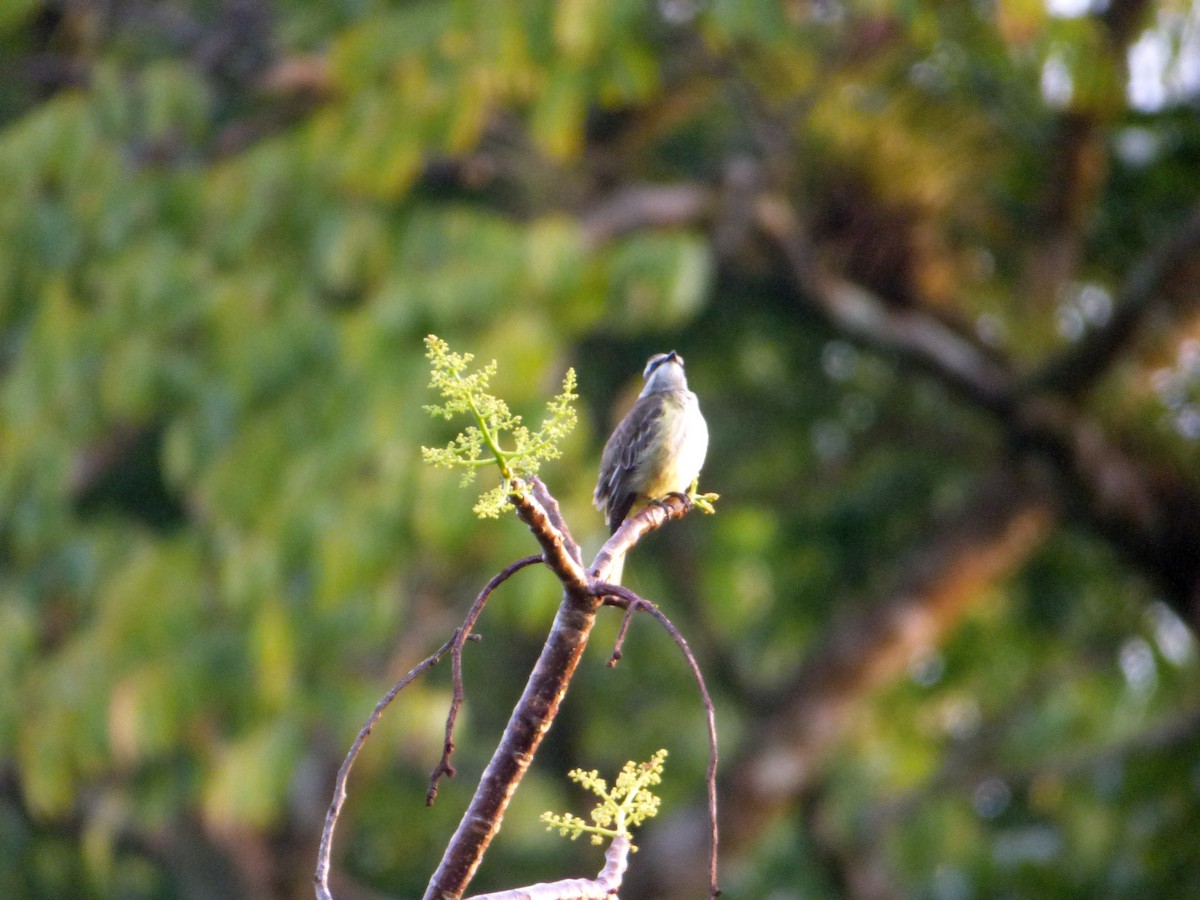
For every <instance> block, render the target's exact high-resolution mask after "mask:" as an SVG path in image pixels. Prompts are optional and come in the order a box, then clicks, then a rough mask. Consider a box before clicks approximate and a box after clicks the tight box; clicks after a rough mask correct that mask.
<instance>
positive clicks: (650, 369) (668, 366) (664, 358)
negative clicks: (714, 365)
mask: <svg viewBox="0 0 1200 900" xmlns="http://www.w3.org/2000/svg"><path fill="white" fill-rule="evenodd" d="M642 377H643V378H645V379H646V383H645V385H644V386H643V387H642V396H643V397H645V396H646V395H647V394H657V393H661V392H662V391H679V390H686V389H687V377H686V376H685V375H684V373H683V357H682V356H680V355H679V354H678V353H676V352H675V351H674V350H672V351H671V352H670V353H656V354H654V355H653V356H652V357H650V359H649V360H648V361H647V362H646V370H645V371H644V372H643V373H642Z"/></svg>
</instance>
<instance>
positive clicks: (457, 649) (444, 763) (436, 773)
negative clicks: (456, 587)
mask: <svg viewBox="0 0 1200 900" xmlns="http://www.w3.org/2000/svg"><path fill="white" fill-rule="evenodd" d="M540 562H542V554H540V553H535V554H533V555H532V556H525V557H522V558H521V559H518V560H517V561H516V562H513V563H509V564H508V565H507V566H505V567H504V568H503V569H501V570H500V571H499V572H497V573H496V575H495V576H494V577H493V578H492V580H491V581H489V582H488V583H487V584H486V585H485V586H484V588H483V590H482V591H480V592H479V596H478V597H476V598H475V602H474V603H473V604H471V609H470V611H469V612H468V613H467V617H466V618H465V619H464V620H463V623H462V627H461V628H459V629H458V631H456V632H455V633H454V638H453V640H454V644H453V646H452V647H451V653H450V661H451V668H452V672H453V677H452V679H451V682H452V684H453V688H452V695H451V700H450V711H449V712H448V713H447V714H446V739H445V741H443V743H442V758H441V760H439V761H438V764H437V767H436V768H435V769H434V770H433V771H432V772H431V773H430V774H429V790H427V791H426V792H425V805H426V806H433V801H434V800H436V799H437V792H438V782H439V781H441V778H442V776H443V775H446V776H449V777H450V778H453V777H454V766H453V765H452V764H451V762H450V760H451V757H453V756H454V723H455V721H456V720H457V719H458V711H459V709H461V708H462V704H463V699H464V697H465V691H464V689H463V677H462V649H463V645H464V644H466V642H467V640H469V639H470V638H471V637H473V636H472V634H471V629H472V628H474V627H475V623H476V622H477V621H478V620H479V616H480V614H481V613H482V612H483V608H484V607H485V606H487V602H488V598H489V597H491V595H492V592H493V591H494V590H496V588H498V587H500V585H502V584H503V583H504V582H506V581H507V580H508V579H509V578H511V577H512V576H513V575H515V574H516V573H517V572H519V571H521V570H522V569H524V568H525V567H526V566H532V565H533V564H534V563H540ZM474 637H475V639H476V640H478V635H475V636H474Z"/></svg>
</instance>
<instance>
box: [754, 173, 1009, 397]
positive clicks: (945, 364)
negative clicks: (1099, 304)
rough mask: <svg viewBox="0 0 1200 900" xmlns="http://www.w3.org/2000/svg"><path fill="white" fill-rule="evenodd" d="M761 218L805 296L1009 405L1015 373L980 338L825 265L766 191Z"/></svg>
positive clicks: (853, 332) (859, 331)
mask: <svg viewBox="0 0 1200 900" xmlns="http://www.w3.org/2000/svg"><path fill="white" fill-rule="evenodd" d="M757 220H758V225H759V228H760V229H761V230H762V232H763V234H764V235H766V236H767V237H768V238H769V239H770V240H771V241H772V242H773V243H774V244H775V245H776V246H777V247H778V248H779V250H780V251H781V252H782V253H783V255H784V257H785V259H786V261H787V264H788V267H789V269H790V272H791V276H792V279H793V281H794V282H795V284H796V286H797V288H798V289H799V290H800V292H801V293H802V294H803V295H804V298H805V299H806V300H807V301H808V302H809V303H811V304H812V305H813V306H814V307H815V308H816V309H817V310H818V311H819V312H820V313H821V314H822V315H824V316H825V317H826V318H828V319H829V321H830V322H831V323H832V324H833V325H834V326H835V327H837V328H838V329H840V330H841V331H842V332H844V333H845V334H847V335H849V336H850V337H853V338H856V339H858V340H861V341H864V342H865V343H867V344H870V345H871V346H874V347H878V348H881V349H885V350H891V351H894V352H896V353H900V354H902V355H903V356H904V357H905V358H907V359H909V360H910V361H911V362H913V363H914V364H915V365H918V366H920V367H921V368H922V369H924V370H926V371H928V372H931V373H932V374H934V375H936V376H937V377H938V378H939V379H940V380H941V381H942V382H943V383H945V384H946V385H947V386H948V387H950V388H951V389H953V390H955V391H957V392H958V393H960V394H962V395H964V396H966V397H967V398H968V399H969V400H971V401H972V402H974V403H977V404H978V405H980V406H982V407H984V408H986V409H990V410H994V411H998V410H1003V409H1005V408H1007V406H1008V402H1009V393H1010V390H1011V386H1012V378H1011V376H1010V374H1009V372H1008V369H1007V367H1006V366H1004V365H1003V364H1002V363H1000V362H999V361H998V360H996V359H995V358H994V357H993V356H992V354H991V352H990V351H989V350H988V349H986V348H985V347H983V346H982V345H981V344H980V343H979V342H978V341H975V340H973V339H971V338H970V337H969V336H968V335H965V334H963V333H962V332H959V331H956V330H954V329H952V328H950V327H949V326H947V325H946V324H945V323H943V322H941V321H940V320H938V319H937V318H935V317H934V316H932V315H929V314H928V313H926V312H924V311H922V310H920V309H911V308H897V307H892V306H889V305H888V304H886V303H884V302H883V300H882V299H881V298H880V297H878V296H876V295H875V294H873V293H872V292H871V291H869V290H867V289H866V288H865V287H863V286H861V285H858V284H855V283H853V282H851V281H848V280H846V279H844V278H841V277H839V276H836V275H834V274H832V273H830V272H827V271H825V270H824V269H823V268H822V267H821V266H820V265H819V264H818V263H817V261H816V258H815V253H814V252H813V248H812V246H811V245H810V243H809V240H808V237H807V235H806V234H805V232H804V229H803V227H802V226H801V224H800V222H799V220H798V219H797V218H796V215H795V213H793V211H792V209H791V207H790V206H789V205H788V204H787V203H786V202H785V201H784V200H782V199H780V198H777V197H769V196H764V197H761V198H760V199H759V203H758V210H757Z"/></svg>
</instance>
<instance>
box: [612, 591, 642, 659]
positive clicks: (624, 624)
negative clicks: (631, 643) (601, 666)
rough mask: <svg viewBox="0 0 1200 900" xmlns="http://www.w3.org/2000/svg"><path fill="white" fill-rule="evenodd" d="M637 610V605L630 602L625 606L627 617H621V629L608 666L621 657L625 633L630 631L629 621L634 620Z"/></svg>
mask: <svg viewBox="0 0 1200 900" xmlns="http://www.w3.org/2000/svg"><path fill="white" fill-rule="evenodd" d="M635 612H637V606H636V605H635V604H633V603H630V604H629V605H628V606H626V607H625V617H624V618H623V619H621V629H620V631H618V632H617V639H616V641H614V642H613V651H612V656H610V657H609V658H608V667H609V668H610V669H611V668H613V667H614V666H616V664H617V663H618V662H619V661H620V659H621V648H622V647H624V646H625V635H627V634H628V633H629V623H630V622H631V621H632V620H633V614H634V613H635Z"/></svg>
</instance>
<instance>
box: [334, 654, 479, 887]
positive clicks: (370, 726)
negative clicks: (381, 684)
mask: <svg viewBox="0 0 1200 900" xmlns="http://www.w3.org/2000/svg"><path fill="white" fill-rule="evenodd" d="M457 638H458V632H455V634H454V637H452V638H450V640H448V641H446V643H444V644H442V646H441V647H440V648H439V649H438V650H437V651H436V652H435V653H434V654H433V655H432V656H429V657H426V659H425V660H424V661H423V662H420V663H418V664H417V665H416V666H414V667H413V668H412V669H411V670H409V673H408V674H407V675H405V676H404V677H403V678H401V679H400V680H399V681H397V682H396V683H395V684H394V685H392V689H391V690H390V691H388V692H387V693H386V694H384V695H383V699H381V700H380V701H379V702H378V703H376V704H375V708H374V709H373V710H372V711H371V715H369V716H368V717H367V721H366V722H365V723H364V724H363V727H362V728H361V729H360V730H359V732H358V737H356V738H355V739H354V743H353V744H351V745H350V752H349V753H347V754H346V758H345V760H344V761H343V762H342V765H341V768H340V769H338V773H337V781H336V782H335V785H334V789H333V802H332V803H330V805H329V811H328V812H327V813H326V814H325V828H324V830H323V831H322V832H321V849H320V851H319V852H318V853H317V871H316V874H315V875H314V876H313V882H314V883H315V886H316V892H317V900H333V895H332V894H330V893H329V857H330V854H331V852H332V850H333V831H334V828H336V827H337V820H338V816H339V815H341V812H342V806H343V804H345V802H346V782H347V781H348V780H349V778H350V770H351V769H352V768H354V761H355V760H356V759H357V758H358V753H359V751H360V750H362V746H363V744H365V743H366V742H367V738H368V737H370V736H371V731H372V730H374V728H375V723H376V722H378V721H379V717H380V716H382V715H383V711H384V710H385V709H387V708H388V706H389V705H390V704H391V702H392V701H393V700H395V699H396V695H397V694H399V693H400V692H401V691H402V690H404V688H406V687H407V686H408V685H409V684H410V683H412V681H413V679H415V678H416V677H417V676H418V675H421V674H423V673H424V672H427V671H428V670H429V669H432V668H433V667H434V666H436V665H437V664H438V663H439V662H440V661H441V659H442V657H443V656H445V655H446V651H447V650H449V649H450V648H451V647H452V646H453V645H454V642H455V640H457Z"/></svg>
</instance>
